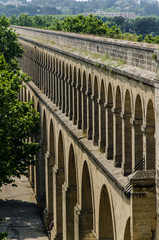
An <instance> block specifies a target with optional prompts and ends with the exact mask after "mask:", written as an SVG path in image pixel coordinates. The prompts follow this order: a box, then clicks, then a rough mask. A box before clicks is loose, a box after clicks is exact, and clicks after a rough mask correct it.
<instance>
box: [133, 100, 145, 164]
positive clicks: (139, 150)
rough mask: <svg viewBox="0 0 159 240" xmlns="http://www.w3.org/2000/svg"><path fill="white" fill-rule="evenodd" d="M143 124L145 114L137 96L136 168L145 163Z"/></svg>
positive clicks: (135, 123) (135, 125)
mask: <svg viewBox="0 0 159 240" xmlns="http://www.w3.org/2000/svg"><path fill="white" fill-rule="evenodd" d="M142 124H143V112H142V104H141V97H140V96H139V95H137V97H136V101H135V122H134V129H135V163H134V167H136V166H137V165H138V164H139V163H140V162H141V161H143V132H142V130H141V126H142Z"/></svg>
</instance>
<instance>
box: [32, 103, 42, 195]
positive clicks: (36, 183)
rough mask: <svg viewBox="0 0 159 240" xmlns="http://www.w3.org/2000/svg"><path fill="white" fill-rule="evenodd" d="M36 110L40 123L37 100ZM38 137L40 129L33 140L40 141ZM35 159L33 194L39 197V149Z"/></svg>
mask: <svg viewBox="0 0 159 240" xmlns="http://www.w3.org/2000/svg"><path fill="white" fill-rule="evenodd" d="M37 112H38V113H39V115H40V123H41V109H40V104H39V102H38V104H37ZM40 139H41V132H40V130H39V131H38V132H37V134H36V135H35V142H37V143H40ZM36 160H37V163H36V165H35V173H34V175H35V177H34V179H35V183H34V191H35V195H36V196H37V199H39V196H40V168H39V165H40V151H39V152H38V153H37V154H36Z"/></svg>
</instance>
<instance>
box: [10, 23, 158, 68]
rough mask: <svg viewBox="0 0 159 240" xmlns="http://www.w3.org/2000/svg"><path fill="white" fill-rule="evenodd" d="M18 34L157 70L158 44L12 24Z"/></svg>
mask: <svg viewBox="0 0 159 240" xmlns="http://www.w3.org/2000/svg"><path fill="white" fill-rule="evenodd" d="M12 27H13V28H14V29H15V30H16V32H17V33H18V34H20V35H23V36H27V37H31V38H36V39H43V40H44V41H50V42H53V43H58V44H61V45H62V46H71V47H73V48H77V49H83V50H85V51H88V52H94V53H101V54H103V55H106V56H107V57H109V58H112V59H114V60H122V61H123V62H124V63H125V64H128V65H131V66H135V67H139V68H142V69H146V70H148V71H152V72H158V57H157V56H158V55H159V54H158V45H155V44H148V43H138V42H131V41H126V40H119V39H110V38H105V37H97V36H92V35H84V34H75V33H66V32H60V31H50V30H43V29H37V28H30V27H20V26H12Z"/></svg>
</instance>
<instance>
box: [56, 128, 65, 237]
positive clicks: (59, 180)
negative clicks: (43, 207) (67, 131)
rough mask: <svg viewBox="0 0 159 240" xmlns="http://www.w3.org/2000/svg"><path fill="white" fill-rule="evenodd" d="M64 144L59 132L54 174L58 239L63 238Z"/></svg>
mask: <svg viewBox="0 0 159 240" xmlns="http://www.w3.org/2000/svg"><path fill="white" fill-rule="evenodd" d="M64 158H65V153H64V143H63V137H62V132H61V130H60V132H59V138H58V170H57V173H56V233H57V239H58V237H61V238H62V236H63V220H62V185H63V183H64V181H65V166H64V165H65V163H64Z"/></svg>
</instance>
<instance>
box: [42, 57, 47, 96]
mask: <svg viewBox="0 0 159 240" xmlns="http://www.w3.org/2000/svg"><path fill="white" fill-rule="evenodd" d="M46 56H47V53H46V52H44V59H43V61H44V65H43V71H44V72H43V82H44V93H45V94H46V79H47V76H46V71H47V70H46V67H47V63H46V61H47V57H46Z"/></svg>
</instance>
